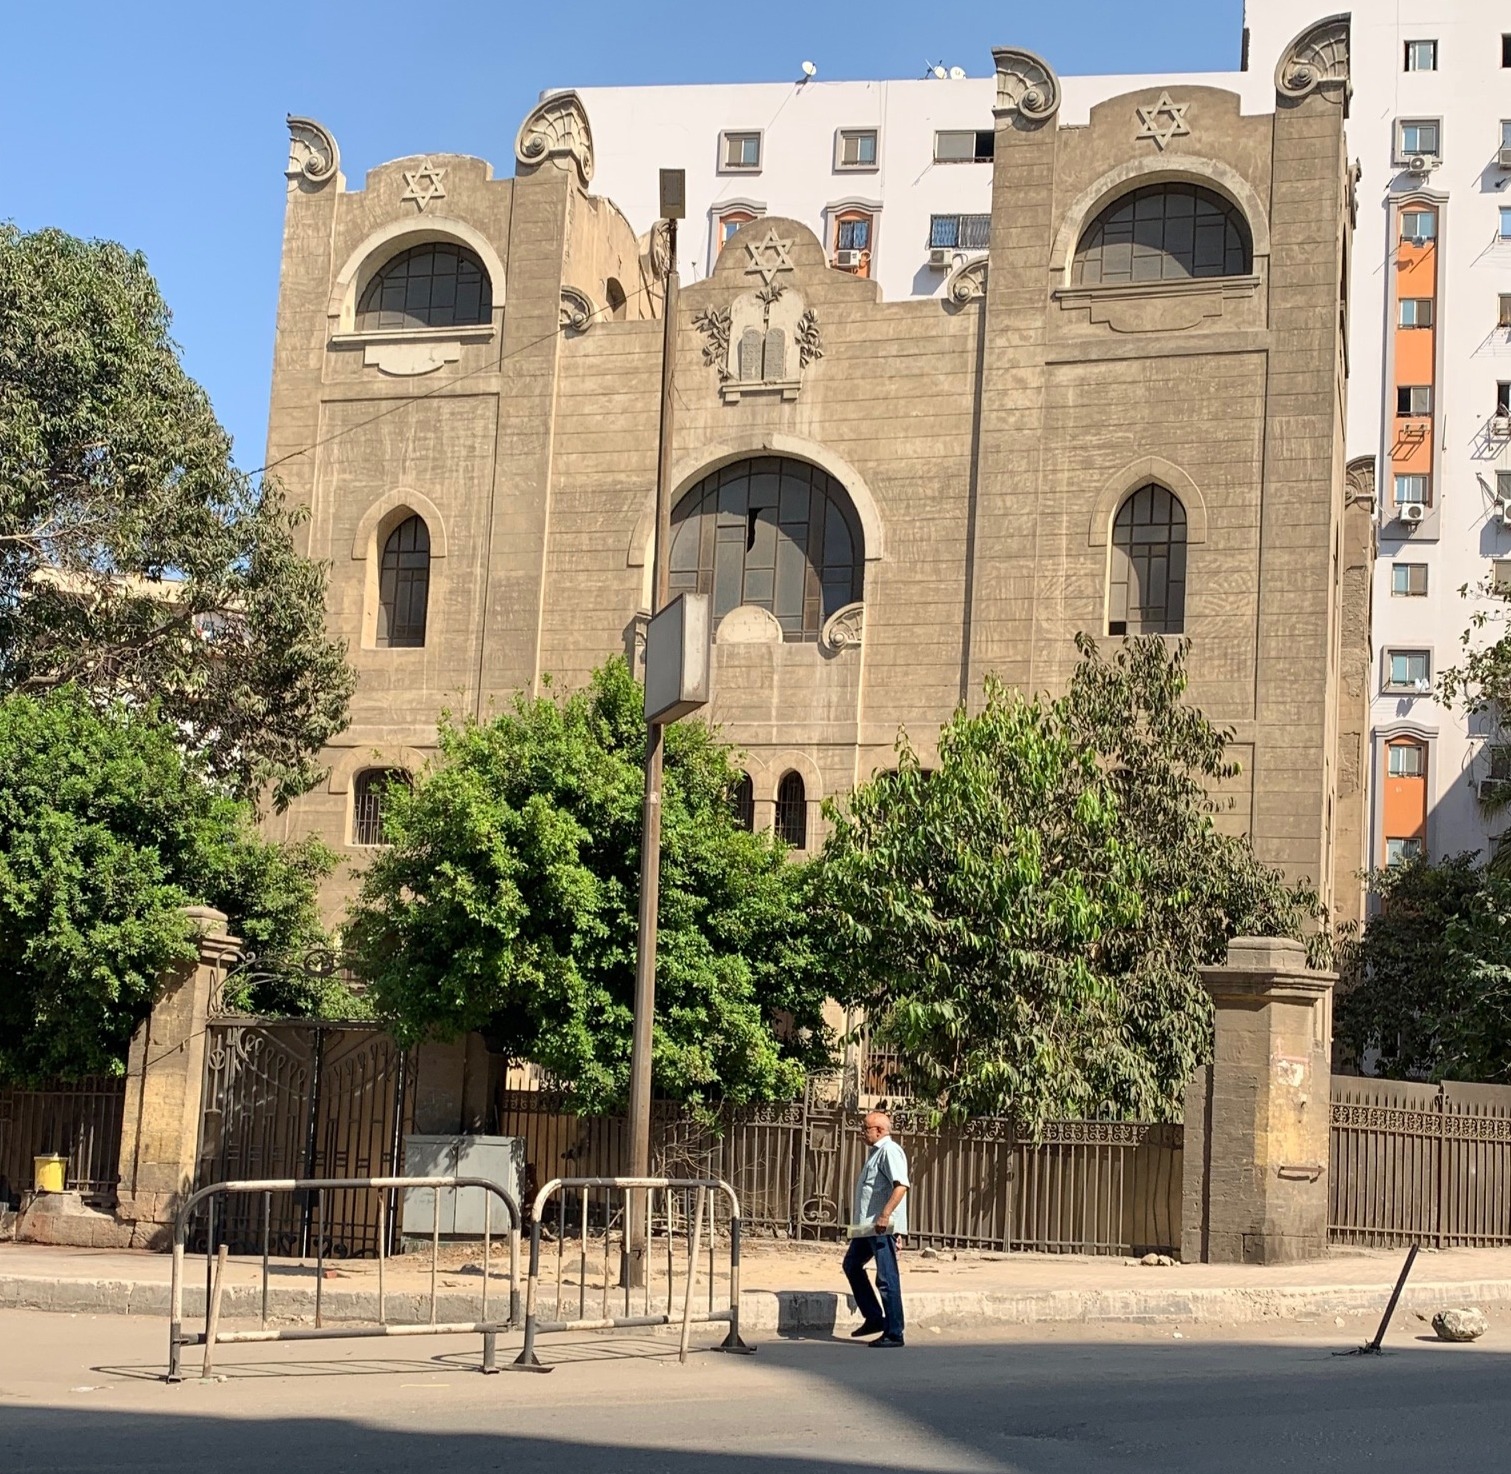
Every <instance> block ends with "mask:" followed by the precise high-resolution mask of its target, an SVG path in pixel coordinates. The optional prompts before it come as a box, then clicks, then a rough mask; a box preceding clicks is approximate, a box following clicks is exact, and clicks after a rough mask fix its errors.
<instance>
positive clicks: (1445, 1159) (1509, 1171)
mask: <svg viewBox="0 0 1511 1474" xmlns="http://www.w3.org/2000/svg"><path fill="white" fill-rule="evenodd" d="M1330 1158H1331V1160H1330V1163H1329V1168H1330V1170H1329V1183H1328V1187H1329V1205H1328V1235H1329V1237H1330V1238H1331V1240H1332V1241H1333V1242H1334V1243H1340V1244H1363V1245H1373V1246H1376V1247H1381V1248H1392V1247H1404V1246H1406V1245H1409V1244H1421V1245H1423V1246H1424V1247H1428V1248H1441V1249H1449V1248H1489V1247H1500V1246H1505V1245H1511V1086H1503V1085H1464V1084H1457V1083H1447V1084H1443V1085H1426V1084H1418V1083H1415V1082H1412V1081H1405V1080H1372V1079H1364V1078H1361V1077H1358V1076H1352V1075H1334V1076H1333V1078H1332V1144H1331V1151H1330Z"/></svg>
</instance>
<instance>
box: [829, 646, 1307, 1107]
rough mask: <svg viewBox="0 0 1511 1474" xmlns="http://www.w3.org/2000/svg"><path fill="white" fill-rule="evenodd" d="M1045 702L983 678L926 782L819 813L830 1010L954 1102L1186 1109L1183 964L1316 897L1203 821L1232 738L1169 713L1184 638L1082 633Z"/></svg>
mask: <svg viewBox="0 0 1511 1474" xmlns="http://www.w3.org/2000/svg"><path fill="white" fill-rule="evenodd" d="M1077 644H1078V648H1079V650H1080V654H1081V660H1080V663H1079V665H1078V667H1077V669H1076V671H1075V674H1074V677H1073V679H1072V681H1071V685H1070V689H1069V691H1068V693H1067V694H1066V695H1065V696H1064V697H1062V698H1060V699H1059V700H1053V701H1051V700H1046V699H1043V698H1039V699H1029V698H1027V697H1025V696H1022V695H1021V694H1019V693H1017V692H1015V691H1012V690H1009V689H1008V688H1007V687H1005V686H1004V685H1002V684H1001V682H999V681H996V680H988V682H987V685H986V695H985V703H984V705H983V706H982V708H981V709H980V710H979V711H977V712H975V713H971V712H968V711H966V710H964V709H962V710H961V711H958V712H957V713H956V714H955V716H954V718H953V720H952V721H951V722H950V723H949V725H948V726H947V727H945V728H944V730H943V732H942V733H941V734H940V739H939V762H938V765H937V767H936V768H935V769H934V770H933V771H932V772H931V773H925V772H924V771H923V770H922V769H921V767H920V764H919V760H918V756H917V753H916V751H915V750H914V748H913V746H912V745H911V743H910V742H909V741H908V740H907V738H906V737H904V738H903V739H902V740H901V742H900V743H899V747H898V768H897V770H896V771H895V772H892V773H883V774H881V775H879V776H877V777H876V778H875V779H873V780H872V781H871V782H869V783H867V784H864V785H862V786H861V787H860V788H859V789H857V790H856V792H855V793H854V794H852V795H851V797H850V798H849V799H848V800H847V801H845V802H844V803H841V804H834V805H831V806H830V818H831V820H832V823H833V828H832V832H831V834H830V837H829V840H828V841H827V843H826V846H825V849H824V852H823V855H822V857H821V861H820V878H819V881H818V888H819V893H820V896H821V898H822V922H823V926H822V928H821V930H822V934H823V935H825V936H826V938H827V939H828V941H829V943H830V947H829V951H828V954H827V960H828V961H829V963H830V966H831V967H832V970H833V975H834V978H835V980H836V985H837V987H838V990H839V995H840V997H841V999H842V1001H845V1002H847V1003H850V1004H853V1005H859V1006H861V1007H864V1008H865V1009H866V1010H867V1012H868V1013H869V1015H870V1017H871V1020H872V1027H873V1035H874V1037H879V1039H880V1040H882V1041H883V1042H886V1043H890V1044H892V1045H894V1046H895V1047H896V1050H897V1054H898V1059H899V1068H900V1070H901V1075H902V1080H901V1083H902V1085H903V1087H904V1088H905V1089H906V1090H908V1091H909V1092H910V1093H912V1094H914V1095H916V1096H918V1097H919V1098H922V1099H927V1100H930V1101H934V1102H937V1103H938V1105H939V1106H940V1108H942V1109H943V1110H944V1111H945V1112H946V1114H948V1115H950V1116H953V1117H956V1118H961V1117H965V1116H971V1115H1011V1116H1015V1117H1017V1118H1018V1119H1019V1120H1022V1121H1025V1122H1028V1123H1037V1122H1041V1121H1044V1120H1046V1119H1050V1118H1053V1117H1067V1116H1068V1117H1079V1116H1085V1115H1109V1114H1111V1115H1121V1116H1132V1117H1140V1118H1144V1119H1149V1118H1169V1117H1171V1116H1174V1115H1178V1113H1179V1111H1180V1108H1181V1100H1182V1093H1183V1091H1184V1088H1185V1085H1186V1082H1187V1080H1189V1078H1190V1076H1191V1073H1192V1071H1193V1070H1194V1069H1195V1067H1196V1066H1197V1065H1198V1064H1200V1063H1201V1062H1202V1061H1203V1060H1205V1059H1206V1058H1208V1057H1209V1054H1210V1035H1211V1008H1210V1002H1209V1000H1208V998H1207V995H1206V993H1205V991H1204V990H1203V988H1202V986H1201V983H1200V978H1199V976H1198V971H1197V969H1198V967H1199V966H1200V965H1202V964H1204V963H1210V962H1215V961H1218V960H1220V959H1221V957H1222V955H1223V951H1224V947H1225V945H1226V942H1227V939H1228V938H1230V937H1232V936H1235V935H1239V934H1241V933H1257V934H1259V935H1290V936H1300V935H1301V934H1302V932H1303V930H1304V929H1305V928H1306V927H1307V925H1308V923H1309V921H1310V920H1311V919H1312V918H1313V917H1315V916H1316V915H1317V914H1318V909H1319V908H1318V905H1317V901H1316V898H1315V897H1314V896H1313V895H1312V894H1311V893H1310V892H1309V891H1308V890H1306V889H1305V888H1304V887H1298V886H1290V885H1288V884H1287V883H1286V881H1285V880H1284V878H1283V877H1282V876H1281V875H1280V874H1279V872H1277V871H1275V870H1273V869H1271V868H1269V867H1267V866H1265V865H1262V864H1260V863H1259V861H1258V860H1256V859H1255V857H1254V854H1253V852H1252V850H1251V849H1250V847H1249V845H1248V843H1247V841H1246V840H1243V839H1239V838H1234V837H1231V836H1229V835H1226V834H1223V833H1221V832H1219V831H1218V829H1217V828H1216V826H1215V825H1214V822H1213V815H1214V813H1215V812H1216V811H1217V807H1218V806H1217V803H1216V802H1215V801H1214V799H1213V798H1212V797H1211V796H1210V793H1211V791H1212V790H1213V789H1215V788H1216V786H1217V785H1218V784H1219V783H1221V782H1222V781H1224V780H1226V779H1230V778H1232V777H1233V776H1234V775H1235V774H1236V771H1237V769H1236V767H1235V766H1234V765H1233V764H1232V763H1231V762H1230V761H1229V760H1228V759H1227V757H1226V756H1225V752H1226V745H1227V741H1228V735H1229V734H1227V733H1225V732H1223V731H1220V730H1219V729H1217V728H1216V727H1214V726H1213V725H1212V724H1211V723H1210V722H1209V721H1208V720H1207V719H1206V718H1205V717H1204V716H1203V715H1202V714H1201V712H1199V711H1197V710H1195V709H1193V708H1191V707H1189V706H1187V705H1185V704H1184V703H1183V699H1182V698H1183V695H1184V692H1185V689H1186V685H1187V677H1186V667H1185V653H1186V652H1185V649H1184V647H1182V648H1179V649H1173V650H1172V649H1167V648H1166V647H1165V645H1164V642H1163V641H1161V640H1159V639H1158V638H1150V639H1142V640H1131V641H1128V642H1126V643H1125V644H1124V645H1123V647H1122V648H1121V649H1120V650H1119V651H1118V653H1117V654H1116V655H1115V656H1114V657H1113V658H1112V659H1110V660H1108V659H1106V658H1104V657H1103V656H1102V655H1101V654H1100V653H1099V652H1098V649H1097V646H1096V644H1095V642H1094V641H1092V640H1090V639H1088V638H1085V637H1082V638H1081V639H1079V640H1078V642H1077Z"/></svg>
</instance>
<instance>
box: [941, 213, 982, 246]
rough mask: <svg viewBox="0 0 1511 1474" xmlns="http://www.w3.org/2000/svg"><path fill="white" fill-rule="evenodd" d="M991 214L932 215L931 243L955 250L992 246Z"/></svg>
mask: <svg viewBox="0 0 1511 1474" xmlns="http://www.w3.org/2000/svg"><path fill="white" fill-rule="evenodd" d="M991 243H992V217H991V216H990V215H931V216H930V217H929V245H930V247H932V248H936V249H944V250H953V251H985V250H989V249H990V248H991Z"/></svg>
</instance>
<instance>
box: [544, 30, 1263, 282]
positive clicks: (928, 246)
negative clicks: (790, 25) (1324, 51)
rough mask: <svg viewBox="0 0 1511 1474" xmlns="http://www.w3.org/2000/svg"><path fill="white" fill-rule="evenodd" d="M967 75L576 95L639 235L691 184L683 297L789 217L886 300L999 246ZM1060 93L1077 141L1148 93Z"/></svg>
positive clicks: (1197, 79) (1094, 85)
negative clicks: (737, 247)
mask: <svg viewBox="0 0 1511 1474" xmlns="http://www.w3.org/2000/svg"><path fill="white" fill-rule="evenodd" d="M1286 39H1287V40H1288V39H1290V38H1289V37H1287V38H1286ZM1235 52H1236V47H1235ZM1276 55H1277V56H1278V55H1279V52H1278V51H1277V52H1276ZM971 60H972V61H973V62H975V63H976V65H977V68H978V69H979V71H980V72H981V75H979V76H951V75H948V74H946V76H944V77H942V78H936V77H928V78H925V79H923V80H921V81H920V80H913V81H889V82H826V81H823V80H822V79H821V78H820V77H814V78H811V79H809V78H804V79H802V80H800V81H795V82H760V83H748V84H740V85H734V86H671V87H586V88H579V89H578V90H577V95H578V96H579V97H580V98H581V99H582V101H583V105H584V107H585V108H586V109H587V114H588V118H589V120H590V122H591V124H592V127H593V140H594V150H595V164H594V177H593V188H594V190H595V191H596V192H598V193H601V194H605V195H607V196H608V197H609V198H610V199H611V200H613V201H614V203H615V204H617V205H618V206H619V208H620V209H621V210H623V211H624V213H625V215H626V216H627V217H628V219H629V221H630V224H631V225H632V226H633V227H634V228H635V229H636V230H637V231H644V230H647V229H649V228H650V226H651V224H652V222H653V221H654V220H655V219H656V217H657V214H658V202H657V183H658V170H659V169H661V168H669V169H684V170H686V172H687V218H686V219H685V220H684V221H683V223H682V226H681V229H680V233H679V240H678V257H679V261H680V263H681V268H682V279H683V281H684V282H691V281H697V280H700V279H701V278H703V277H705V276H707V275H708V273H709V272H710V271H711V270H712V269H713V263H714V261H715V259H716V258H717V256H718V253H719V248H720V246H721V244H722V243H723V241H724V240H725V239H726V238H727V236H728V235H730V234H732V233H733V231H735V230H736V229H738V228H739V226H741V225H743V224H745V223H746V222H747V221H749V220H751V219H754V218H756V217H757V216H760V215H781V216H786V217H788V218H791V219H795V220H802V221H804V222H806V223H807V224H808V225H809V226H811V227H812V229H813V231H814V233H815V234H816V235H817V236H818V238H819V239H820V240H821V241H822V242H824V244H825V248H826V249H827V250H828V252H829V257H830V260H831V262H832V263H833V264H834V265H836V266H839V267H841V268H842V269H844V270H848V271H854V272H856V273H857V274H858V275H861V276H867V277H870V278H872V279H873V280H875V281H877V282H878V283H879V284H880V286H881V291H882V296H883V298H884V299H885V300H888V301H897V300H899V299H903V298H908V297H931V296H935V295H937V294H938V293H939V292H940V291H941V290H942V289H943V287H944V283H945V280H946V278H947V277H948V276H949V274H950V272H951V271H952V270H953V269H954V268H955V267H956V266H959V265H961V264H962V263H963V262H965V261H967V260H969V259H971V258H972V257H974V256H980V255H982V254H984V253H985V252H986V251H987V249H988V248H989V245H990V242H989V240H988V230H989V225H990V220H991V192H992V143H993V118H992V108H993V105H994V104H995V102H996V81H995V78H994V76H993V73H992V67H991V57H990V56H989V55H983V56H981V57H973V58H971ZM955 70H956V71H959V70H961V69H960V68H958V67H957V68H955ZM1159 80H1160V82H1161V84H1163V85H1167V86H1169V87H1172V88H1176V89H1179V88H1181V87H1220V88H1224V89H1226V90H1227V91H1230V92H1237V93H1239V94H1240V96H1241V97H1242V98H1243V110H1244V112H1245V113H1248V112H1255V113H1260V112H1270V111H1273V109H1274V106H1275V90H1274V83H1273V79H1272V78H1271V77H1268V76H1249V75H1245V74H1242V73H1239V72H1216V73H1186V74H1181V75H1174V76H1168V77H1165V76H1162V77H1161V78H1160V79H1159ZM1060 82H1061V87H1062V91H1063V101H1062V103H1061V106H1060V125H1061V126H1062V127H1064V126H1076V125H1082V126H1084V125H1085V124H1087V123H1088V122H1089V121H1090V115H1091V109H1092V107H1093V106H1094V105H1095V104H1096V103H1098V102H1102V101H1104V100H1106V99H1107V98H1110V97H1117V96H1119V95H1121V94H1123V93H1126V92H1131V91H1134V90H1136V89H1137V88H1139V87H1141V86H1147V85H1149V79H1148V78H1140V77H1133V76H1123V77H1061V79H1060ZM542 95H543V96H548V95H549V92H548V93H545V94H542Z"/></svg>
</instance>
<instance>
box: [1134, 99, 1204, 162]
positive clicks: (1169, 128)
mask: <svg viewBox="0 0 1511 1474" xmlns="http://www.w3.org/2000/svg"><path fill="white" fill-rule="evenodd" d="M1190 106H1191V104H1190V103H1189V102H1172V101H1171V100H1170V94H1169V93H1168V92H1161V93H1160V95H1159V101H1158V102H1156V103H1155V104H1154V106H1153V107H1141V108H1140V109H1139V110H1138V120H1139V131H1138V132H1137V133H1136V134H1135V135H1134V137H1135V138H1140V139H1143V138H1147V139H1150V140H1152V141H1153V143H1154V146H1155V147H1156V148H1157V149H1159V150H1160V152H1161V153H1163V152H1164V150H1165V145H1166V144H1167V143H1169V142H1170V140H1171V139H1172V138H1189V137H1190V136H1191V129H1190V128H1189V127H1188V126H1187V124H1186V109H1187V108H1188V107H1190ZM1160 118H1163V119H1164V122H1163V123H1161V122H1160V121H1159V119H1160Z"/></svg>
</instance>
